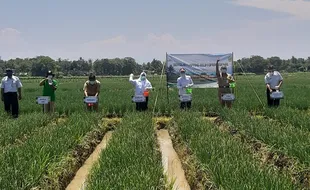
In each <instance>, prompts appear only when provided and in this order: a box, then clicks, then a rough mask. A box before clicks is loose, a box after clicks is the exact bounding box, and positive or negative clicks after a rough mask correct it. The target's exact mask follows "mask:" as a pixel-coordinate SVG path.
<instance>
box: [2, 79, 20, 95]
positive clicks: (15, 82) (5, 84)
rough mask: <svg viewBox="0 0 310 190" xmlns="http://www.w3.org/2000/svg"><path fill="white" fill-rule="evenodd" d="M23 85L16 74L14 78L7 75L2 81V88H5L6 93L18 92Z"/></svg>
mask: <svg viewBox="0 0 310 190" xmlns="http://www.w3.org/2000/svg"><path fill="white" fill-rule="evenodd" d="M22 86H23V85H22V83H21V82H20V80H19V78H18V77H16V76H12V78H9V77H7V76H6V77H3V79H2V81H1V88H4V93H7V92H17V89H18V88H21V87H22Z"/></svg>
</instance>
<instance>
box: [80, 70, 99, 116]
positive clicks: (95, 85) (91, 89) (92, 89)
mask: <svg viewBox="0 0 310 190" xmlns="http://www.w3.org/2000/svg"><path fill="white" fill-rule="evenodd" d="M83 90H84V96H85V97H88V96H95V97H97V103H94V104H93V107H94V110H95V111H98V107H99V106H98V103H99V93H100V82H99V81H98V80H96V76H95V75H94V74H93V73H91V74H90V75H89V77H88V81H86V82H85V83H84V88H83ZM86 106H87V109H88V110H91V107H90V106H89V104H87V105H86Z"/></svg>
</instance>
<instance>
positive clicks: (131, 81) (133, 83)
mask: <svg viewBox="0 0 310 190" xmlns="http://www.w3.org/2000/svg"><path fill="white" fill-rule="evenodd" d="M129 82H130V83H131V84H132V85H136V81H135V80H133V74H132V73H131V74H130V75H129Z"/></svg>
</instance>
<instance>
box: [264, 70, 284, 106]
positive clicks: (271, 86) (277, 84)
mask: <svg viewBox="0 0 310 190" xmlns="http://www.w3.org/2000/svg"><path fill="white" fill-rule="evenodd" d="M282 83H283V77H282V76H281V74H280V73H279V72H278V71H275V70H274V68H273V66H272V65H270V66H268V73H267V74H266V75H265V84H266V88H267V89H266V95H267V104H268V106H269V107H271V106H276V107H277V106H279V105H280V99H271V98H270V94H271V93H272V92H275V91H277V90H280V88H281V86H282Z"/></svg>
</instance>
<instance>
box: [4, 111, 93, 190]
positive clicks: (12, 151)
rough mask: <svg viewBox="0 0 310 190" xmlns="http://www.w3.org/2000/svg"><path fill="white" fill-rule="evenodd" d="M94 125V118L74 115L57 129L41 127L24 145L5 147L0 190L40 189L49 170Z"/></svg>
mask: <svg viewBox="0 0 310 190" xmlns="http://www.w3.org/2000/svg"><path fill="white" fill-rule="evenodd" d="M97 122H98V115H96V114H86V113H73V114H72V115H70V117H69V118H68V119H67V120H65V121H63V122H61V123H58V125H53V126H47V127H42V128H41V130H40V131H39V132H37V133H35V134H34V135H32V136H31V138H29V139H26V140H25V142H24V143H23V144H18V145H14V144H13V145H11V146H7V147H5V148H4V149H3V150H2V151H1V154H0V168H1V170H0V189H15V190H17V189H30V188H31V187H34V186H37V185H39V184H40V183H41V182H42V181H43V180H44V176H45V175H46V173H47V171H48V170H49V168H50V167H51V166H53V164H55V163H57V162H60V161H61V160H62V158H63V156H65V155H66V154H67V153H68V152H69V151H70V150H72V149H73V148H74V147H75V146H76V145H77V144H79V143H80V142H81V140H82V138H83V136H85V134H86V133H87V132H89V131H91V130H92V129H94V128H96V127H97Z"/></svg>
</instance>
